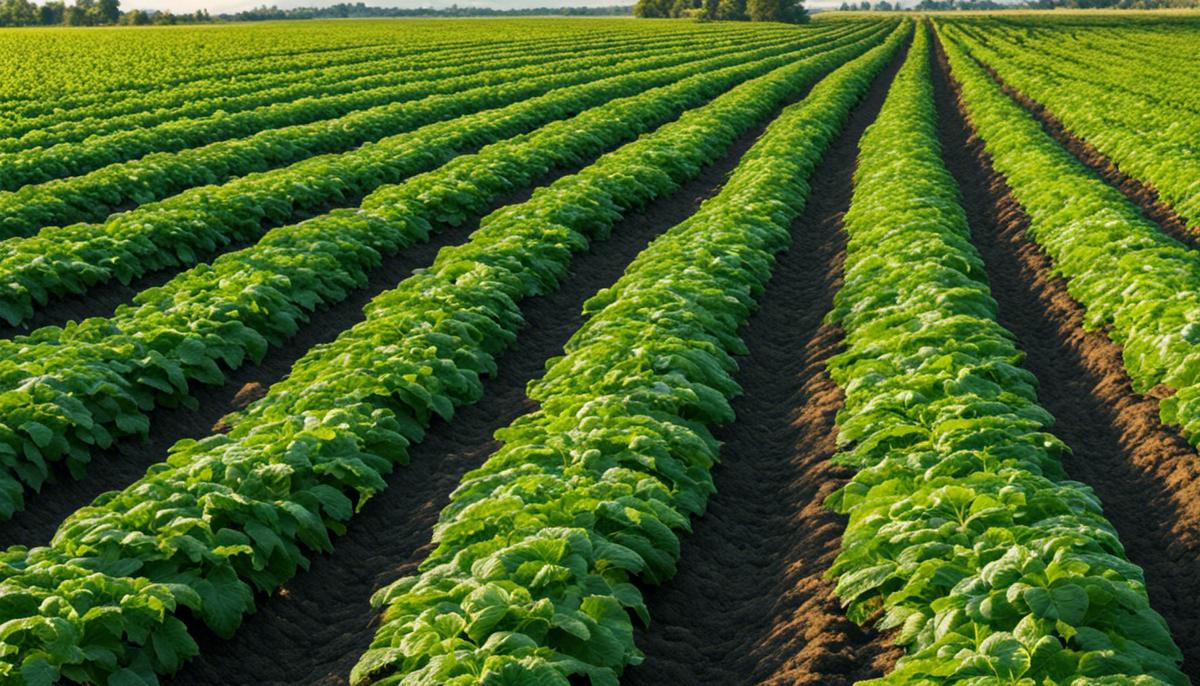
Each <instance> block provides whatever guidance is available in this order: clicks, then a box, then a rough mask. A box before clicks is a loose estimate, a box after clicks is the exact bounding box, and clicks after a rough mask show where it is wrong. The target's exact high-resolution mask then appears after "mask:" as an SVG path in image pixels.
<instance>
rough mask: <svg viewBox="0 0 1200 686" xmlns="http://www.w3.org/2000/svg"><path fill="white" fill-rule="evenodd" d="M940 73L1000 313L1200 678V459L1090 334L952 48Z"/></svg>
mask: <svg viewBox="0 0 1200 686" xmlns="http://www.w3.org/2000/svg"><path fill="white" fill-rule="evenodd" d="M938 62H939V63H938V66H937V68H936V69H935V87H936V93H937V104H938V111H939V135H940V136H941V139H942V149H943V154H944V157H945V161H946V164H947V167H948V168H949V169H950V171H951V173H952V174H953V176H954V178H955V180H956V181H957V182H958V184H959V187H960V188H961V190H962V193H963V196H964V206H965V208H966V210H967V215H968V219H969V223H970V227H971V233H972V238H973V240H974V242H975V244H976V246H977V247H978V249H979V251H980V253H981V254H982V256H983V259H984V262H985V264H986V267H987V272H988V279H989V281H990V283H991V288H992V295H993V296H994V297H995V298H996V300H997V301H998V302H999V320H1000V323H1001V324H1002V325H1004V326H1005V328H1007V329H1008V330H1009V331H1011V332H1013V333H1014V334H1015V335H1016V337H1017V341H1018V344H1019V345H1020V347H1021V349H1022V350H1023V351H1024V352H1025V353H1026V355H1027V357H1026V360H1025V366H1026V367H1027V368H1028V369H1029V370H1030V371H1032V372H1033V373H1034V374H1035V375H1036V376H1037V377H1038V379H1039V381H1040V389H1039V399H1040V401H1041V403H1042V405H1043V406H1044V407H1045V408H1046V409H1047V410H1049V411H1050V412H1051V413H1052V414H1053V415H1054V416H1055V417H1056V418H1057V420H1058V421H1057V423H1056V425H1055V426H1054V428H1053V429H1052V431H1053V433H1054V434H1055V435H1057V436H1058V437H1059V438H1061V439H1062V440H1064V441H1065V442H1066V443H1067V444H1068V445H1069V446H1070V447H1071V449H1072V451H1073V454H1072V455H1069V456H1068V457H1066V458H1065V459H1064V466H1065V468H1066V471H1067V473H1068V475H1069V476H1070V477H1071V478H1072V479H1076V480H1078V481H1081V482H1083V483H1085V484H1087V485H1088V486H1090V487H1091V488H1092V489H1093V490H1094V491H1095V492H1096V494H1097V495H1098V496H1099V497H1100V500H1101V502H1102V503H1103V505H1104V512H1105V515H1106V516H1107V517H1108V519H1109V521H1110V522H1112V524H1113V525H1114V526H1115V527H1116V529H1117V532H1118V534H1119V535H1120V538H1121V541H1122V543H1123V544H1124V545H1125V548H1126V553H1127V555H1128V557H1129V559H1130V560H1131V561H1133V562H1134V563H1136V564H1138V565H1139V566H1141V567H1142V569H1143V570H1145V576H1146V585H1147V589H1148V592H1149V595H1150V604H1151V606H1152V607H1153V608H1154V609H1155V610H1157V611H1158V612H1159V613H1160V614H1162V615H1163V616H1164V617H1165V618H1166V620H1167V624H1168V625H1169V626H1170V628H1171V632H1172V634H1173V635H1174V638H1175V642H1176V644H1178V645H1179V647H1180V649H1181V650H1182V651H1183V653H1184V663H1183V670H1184V672H1185V673H1187V674H1188V675H1189V677H1190V678H1192V679H1193V680H1198V679H1200V575H1198V574H1196V560H1197V559H1200V457H1198V456H1197V454H1196V451H1195V450H1194V449H1193V448H1192V447H1191V446H1190V445H1188V443H1187V442H1186V441H1185V440H1184V439H1183V438H1182V437H1181V436H1180V435H1179V434H1178V433H1177V432H1176V431H1175V430H1173V429H1172V428H1170V427H1165V426H1163V425H1162V423H1161V422H1160V421H1159V418H1158V402H1157V400H1155V398H1153V397H1148V396H1145V395H1139V394H1137V393H1135V392H1134V391H1133V388H1132V386H1131V383H1130V380H1129V376H1128V374H1127V373H1126V372H1125V369H1124V367H1123V365H1122V361H1121V350H1120V348H1119V347H1118V346H1117V345H1116V344H1114V343H1113V342H1112V341H1111V340H1109V339H1108V337H1107V336H1106V335H1105V334H1104V333H1103V332H1099V331H1090V332H1089V331H1084V330H1083V308H1082V307H1081V306H1080V305H1079V304H1078V303H1077V302H1075V301H1074V300H1073V299H1072V298H1071V296H1070V295H1069V294H1068V293H1067V289H1066V282H1065V281H1063V279H1062V278H1060V277H1057V276H1054V275H1053V272H1052V270H1053V264H1052V262H1051V260H1050V258H1049V257H1048V256H1047V255H1046V254H1045V253H1043V252H1042V251H1041V250H1040V249H1039V248H1038V247H1037V246H1036V245H1035V244H1034V243H1033V242H1032V241H1031V240H1030V239H1029V238H1028V237H1027V236H1026V229H1027V227H1028V224H1029V219H1028V217H1027V215H1026V214H1025V212H1024V210H1023V209H1022V208H1021V206H1020V205H1019V204H1018V203H1017V202H1016V201H1015V200H1014V199H1013V197H1012V195H1011V194H1010V192H1009V188H1008V186H1007V185H1006V183H1005V180H1004V179H1003V178H1002V177H1001V176H1000V175H999V174H998V173H997V172H996V171H995V170H994V169H993V168H992V165H991V161H990V160H989V158H988V156H987V154H986V153H985V152H984V151H983V148H982V145H981V142H980V141H979V139H978V138H977V137H976V136H975V134H974V132H973V130H972V129H971V127H970V123H969V121H968V120H967V119H966V118H965V117H964V110H962V108H961V105H960V104H959V103H958V102H957V95H956V91H955V85H954V84H953V83H952V81H951V79H950V76H949V73H948V71H947V70H948V67H947V65H946V62H945V57H944V54H943V53H941V52H940V46H939V60H938Z"/></svg>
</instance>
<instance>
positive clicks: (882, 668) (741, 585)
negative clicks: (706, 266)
mask: <svg viewBox="0 0 1200 686" xmlns="http://www.w3.org/2000/svg"><path fill="white" fill-rule="evenodd" d="M903 57H904V56H903V55H900V56H898V57H897V58H896V60H895V61H894V62H893V63H892V65H891V66H890V67H889V68H888V69H887V70H886V71H885V72H884V73H883V74H881V75H880V76H879V77H878V78H877V79H876V80H875V83H874V84H873V86H872V88H871V90H870V92H869V93H868V95H867V97H866V99H865V101H864V102H863V103H862V104H861V105H860V106H859V107H858V108H856V110H855V112H854V115H853V117H852V118H851V120H850V122H849V124H848V125H847V127H846V129H845V131H843V133H842V134H841V135H840V136H839V138H838V139H837V140H836V141H835V142H834V143H833V145H832V147H831V148H830V150H829V151H828V152H827V154H826V155H825V158H824V160H823V161H822V163H821V165H820V166H819V167H818V168H817V169H816V171H815V172H814V173H813V175H812V191H811V193H810V194H809V202H808V206H807V207H806V209H805V211H804V213H803V214H802V216H800V217H799V218H798V219H797V220H796V222H795V223H794V224H793V234H794V235H795V244H794V245H793V246H792V248H791V249H790V250H789V251H788V252H787V253H785V254H783V255H781V256H780V259H779V261H778V263H777V264H776V266H775V270H774V274H773V276H772V278H771V281H770V282H769V283H768V285H767V289H766V291H765V293H764V294H763V297H762V298H761V300H760V303H761V305H762V308H761V309H760V310H759V311H758V312H756V313H755V314H754V316H753V317H752V318H751V319H750V322H749V324H748V325H747V327H746V328H745V330H744V332H743V339H744V340H745V341H746V343H747V345H748V346H749V349H750V354H749V356H747V357H745V358H743V359H741V360H739V364H740V365H741V369H740V371H739V372H738V374H737V376H736V378H737V381H738V383H740V384H741V385H742V387H743V389H744V394H743V395H742V396H741V397H739V398H738V399H737V400H736V401H735V402H734V409H735V411H736V412H737V421H736V422H734V423H733V424H732V425H730V426H728V427H724V428H723V429H722V430H720V431H719V432H718V435H717V437H718V438H719V439H720V440H721V441H722V443H723V444H724V445H723V448H722V450H721V455H722V462H721V464H720V465H718V466H717V468H716V469H715V470H714V472H713V476H714V478H715V480H716V485H717V488H718V493H716V494H715V495H714V496H713V497H712V499H711V500H710V501H709V507H708V511H707V513H706V514H705V515H704V516H703V517H702V518H700V519H698V520H696V521H695V522H694V525H695V529H694V533H693V534H691V535H690V536H685V538H684V541H683V555H682V559H681V560H680V562H679V573H678V575H677V576H676V577H675V578H674V579H672V580H670V581H669V582H667V583H666V584H665V585H664V586H662V587H660V588H654V589H649V590H648V591H647V595H646V600H647V603H648V604H649V608H650V616H651V618H652V623H651V626H650V627H649V628H648V629H646V630H644V631H640V632H639V635H638V644H639V645H640V646H641V647H642V648H643V650H644V651H645V653H646V661H645V662H644V663H643V664H642V665H641V666H639V667H636V668H633V669H630V670H629V671H628V672H626V674H625V677H624V678H623V680H622V682H623V683H624V684H628V685H629V686H643V685H644V686H660V685H662V684H680V685H681V684H697V685H699V684H704V685H711V684H722V685H726V684H778V685H780V686H782V685H784V684H787V685H789V686H791V685H798V684H812V685H813V686H816V685H818V684H820V685H822V686H824V685H841V684H845V685H847V686H849V684H852V683H854V682H855V681H857V680H859V679H866V678H871V677H876V676H880V675H882V674H883V673H885V672H886V671H887V670H888V669H889V668H890V667H891V665H892V664H893V663H894V661H895V660H896V659H897V658H899V656H900V654H901V651H900V650H899V649H898V648H894V647H892V646H891V645H890V644H889V643H888V642H887V640H886V638H885V637H884V636H882V635H880V634H878V633H876V632H874V631H872V630H870V629H862V628H860V627H859V626H857V625H855V624H854V623H853V622H851V621H849V620H848V619H846V617H845V615H844V614H843V612H842V610H841V607H840V605H839V603H838V601H837V600H836V598H834V597H833V595H832V590H833V582H832V581H829V580H826V579H825V578H824V574H825V572H826V571H827V570H828V569H829V567H830V564H831V563H832V562H833V559H834V557H835V556H836V555H837V551H838V549H839V547H840V544H841V534H842V531H843V530H844V529H845V519H844V518H843V517H841V516H839V515H837V514H835V513H833V512H832V511H830V510H828V509H827V508H825V507H824V506H823V504H822V503H823V500H824V499H825V497H826V496H828V495H829V494H830V493H832V492H833V491H834V490H836V489H837V488H838V487H840V486H841V485H842V484H844V483H845V481H846V479H848V478H849V476H851V472H850V470H848V469H846V468H843V467H838V466H835V465H833V464H831V463H830V462H829V457H830V456H831V455H833V453H834V452H835V451H836V446H835V443H834V439H835V436H836V433H837V431H836V427H835V426H834V419H835V414H836V412H837V410H838V408H840V407H841V404H842V394H841V391H840V389H839V388H838V387H837V386H836V385H835V384H834V383H833V382H832V381H831V380H830V379H829V377H828V376H827V375H826V373H825V362H826V360H827V359H828V358H829V357H830V356H831V355H833V354H835V353H836V352H838V349H839V346H840V343H841V334H840V331H838V330H837V329H835V328H833V327H830V326H825V325H823V324H822V319H823V317H824V316H825V314H826V313H827V312H828V311H829V309H830V307H831V305H832V301H833V295H834V293H836V292H837V289H838V288H839V286H840V285H841V275H842V261H843V258H844V256H845V234H844V233H843V232H842V230H841V220H842V216H843V214H844V213H845V211H846V209H847V208H848V207H849V204H850V195H851V190H852V183H851V181H852V175H853V172H854V167H855V159H856V157H857V152H858V151H857V143H858V139H859V137H860V136H861V135H862V132H863V130H864V129H865V128H866V127H867V126H868V125H869V124H870V123H871V122H872V121H874V119H875V117H876V116H877V115H878V113H879V109H880V107H881V106H882V104H883V100H884V97H885V96H886V93H887V89H888V86H889V84H890V83H891V81H892V77H893V76H894V75H895V72H896V70H897V69H898V68H899V66H900V64H902V62H903Z"/></svg>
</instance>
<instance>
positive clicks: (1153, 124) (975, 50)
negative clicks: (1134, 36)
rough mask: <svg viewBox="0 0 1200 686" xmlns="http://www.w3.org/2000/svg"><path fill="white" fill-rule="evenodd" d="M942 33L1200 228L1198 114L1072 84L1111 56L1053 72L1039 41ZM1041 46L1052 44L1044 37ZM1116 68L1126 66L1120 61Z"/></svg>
mask: <svg viewBox="0 0 1200 686" xmlns="http://www.w3.org/2000/svg"><path fill="white" fill-rule="evenodd" d="M946 32H947V34H948V35H950V36H953V37H954V38H956V39H958V40H960V41H963V47H964V48H965V49H967V50H969V51H970V53H971V54H972V55H973V56H974V57H975V58H976V59H979V60H981V61H983V62H985V63H987V64H988V66H990V67H992V68H993V69H995V70H996V71H997V73H998V74H999V76H1000V77H1001V78H1003V79H1004V81H1005V82H1006V83H1008V84H1009V85H1011V86H1013V87H1014V88H1016V89H1017V90H1018V91H1020V92H1021V93H1023V94H1025V95H1027V96H1029V97H1030V98H1032V99H1033V100H1035V101H1036V102H1038V103H1040V104H1041V105H1043V106H1045V107H1046V108H1047V109H1048V110H1049V111H1050V112H1051V113H1053V114H1054V116H1055V117H1057V118H1058V119H1059V120H1060V121H1061V122H1062V123H1063V125H1064V126H1066V127H1067V129H1068V130H1070V131H1071V132H1072V133H1074V134H1075V135H1077V136H1080V137H1081V138H1083V139H1085V140H1086V141H1087V142H1088V143H1090V144H1092V145H1093V146H1095V147H1096V148H1097V149H1098V150H1099V151H1100V152H1102V153H1104V155H1106V156H1107V157H1108V158H1109V159H1111V160H1112V161H1113V162H1114V163H1116V164H1117V165H1118V166H1119V167H1120V168H1121V170H1122V171H1124V172H1126V173H1128V174H1130V175H1132V176H1134V177H1136V178H1138V179H1140V180H1142V181H1145V182H1148V183H1149V184H1151V185H1152V186H1153V187H1154V188H1155V190H1157V191H1158V194H1159V196H1160V197H1161V198H1162V199H1163V201H1165V202H1166V203H1168V204H1169V205H1171V206H1172V207H1173V208H1174V209H1175V210H1176V211H1177V212H1178V213H1179V214H1180V215H1182V216H1183V217H1184V218H1185V219H1186V220H1187V221H1188V223H1189V224H1190V225H1193V226H1200V152H1197V150H1196V146H1195V143H1196V137H1197V135H1198V133H1200V114H1197V113H1196V112H1193V111H1188V110H1186V109H1183V108H1181V107H1180V106H1178V105H1177V104H1173V103H1170V102H1164V101H1163V100H1162V99H1161V98H1152V97H1145V96H1140V95H1137V94H1136V93H1134V92H1130V91H1129V90H1126V91H1125V92H1121V93H1120V94H1119V96H1116V97H1114V95H1113V90H1114V89H1113V85H1110V84H1109V83H1107V82H1103V81H1101V82H1095V81H1092V80H1090V79H1089V78H1086V77H1085V78H1080V77H1078V76H1077V75H1078V74H1079V73H1080V72H1082V73H1083V74H1085V75H1086V74H1087V73H1088V72H1090V71H1092V69H1093V68H1092V67H1091V66H1090V63H1091V62H1093V61H1094V62H1098V63H1104V62H1106V61H1110V60H1113V59H1115V58H1110V57H1105V56H1104V55H1103V54H1089V66H1087V67H1083V66H1080V67H1077V68H1076V70H1074V72H1073V73H1068V74H1060V73H1057V72H1058V70H1060V69H1062V66H1061V64H1059V65H1057V66H1055V67H1051V66H1049V65H1048V64H1047V58H1046V57H1045V56H1044V53H1043V52H1042V51H1041V50H1039V49H1038V46H1039V45H1040V43H1041V42H1042V41H1026V45H1025V46H1024V47H1023V48H1021V49H1019V50H1013V49H1012V48H1011V47H1010V46H1007V45H1006V46H1005V48H1004V49H995V48H993V47H990V46H988V45H987V44H986V43H984V42H981V41H979V40H976V39H973V38H970V37H968V36H967V35H964V32H963V31H960V30H957V29H955V28H954V25H953V24H950V25H948V28H947V30H946ZM1044 40H1047V41H1050V40H1053V37H1052V36H1048V37H1046V38H1045V39H1044ZM1120 64H1124V65H1128V64H1129V63H1128V62H1127V61H1124V62H1121V63H1120ZM1159 71H1161V67H1160V66H1156V67H1149V66H1143V67H1142V68H1141V69H1135V68H1131V67H1129V66H1126V68H1125V69H1123V70H1122V72H1121V76H1120V78H1119V79H1117V80H1116V81H1115V82H1114V83H1115V85H1118V86H1119V85H1120V84H1121V83H1125V82H1131V83H1134V82H1154V81H1157V80H1158V73H1159Z"/></svg>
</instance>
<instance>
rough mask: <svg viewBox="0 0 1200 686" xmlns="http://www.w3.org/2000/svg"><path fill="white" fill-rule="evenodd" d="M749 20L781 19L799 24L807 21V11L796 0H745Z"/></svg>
mask: <svg viewBox="0 0 1200 686" xmlns="http://www.w3.org/2000/svg"><path fill="white" fill-rule="evenodd" d="M746 13H747V14H748V15H749V16H750V21H782V22H788V23H792V24H801V23H804V22H806V21H808V12H805V11H804V6H803V5H800V4H799V3H797V2H796V0H746Z"/></svg>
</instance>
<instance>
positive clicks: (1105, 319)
mask: <svg viewBox="0 0 1200 686" xmlns="http://www.w3.org/2000/svg"><path fill="white" fill-rule="evenodd" d="M943 43H944V45H945V46H946V51H947V55H948V57H949V59H950V63H951V65H952V67H953V69H954V74H955V77H956V78H957V79H958V81H959V82H960V83H961V84H962V95H963V99H964V101H965V103H966V107H967V110H968V111H969V114H970V119H971V122H972V123H973V124H974V126H975V128H976V129H977V130H978V131H979V134H980V136H981V137H982V139H983V141H984V146H985V148H986V150H987V152H988V154H989V155H990V157H991V158H992V162H993V164H994V166H995V168H996V170H997V171H998V172H1000V173H1001V174H1002V175H1003V176H1004V177H1005V180H1006V181H1007V183H1008V186H1009V188H1010V189H1011V192H1012V195H1013V197H1014V198H1015V199H1016V200H1017V202H1018V203H1019V204H1020V205H1021V207H1022V208H1023V209H1024V210H1025V212H1026V214H1028V216H1029V221H1030V226H1029V231H1028V233H1029V236H1030V238H1032V239H1033V241H1034V242H1036V243H1037V244H1038V245H1039V246H1040V247H1041V248H1042V249H1043V250H1044V251H1045V252H1046V253H1047V254H1048V255H1049V256H1050V258H1051V259H1052V260H1053V261H1054V266H1055V271H1056V272H1057V273H1058V274H1061V275H1062V276H1064V277H1066V279H1067V289H1068V291H1069V292H1070V294H1071V296H1072V297H1073V298H1074V299H1075V300H1076V301H1078V302H1079V303H1080V304H1082V305H1083V307H1084V308H1085V310H1086V317H1085V322H1084V323H1085V325H1086V326H1087V327H1088V328H1090V329H1101V328H1103V329H1104V330H1105V331H1106V333H1107V334H1108V336H1109V337H1110V338H1111V339H1112V340H1113V341H1114V342H1115V343H1117V344H1118V345H1120V346H1121V348H1122V356H1123V360H1124V365H1125V368H1126V370H1127V371H1128V372H1129V375H1130V377H1131V378H1132V380H1133V387H1134V390H1136V391H1138V392H1145V391H1148V390H1150V389H1152V388H1154V387H1155V386H1157V385H1159V384H1163V385H1165V386H1166V387H1168V388H1169V389H1172V390H1174V391H1175V393H1174V395H1172V396H1170V397H1168V398H1166V399H1165V400H1162V401H1161V402H1160V408H1161V410H1162V418H1163V421H1164V422H1166V423H1168V424H1178V425H1180V426H1181V427H1182V431H1183V434H1184V435H1185V436H1186V437H1187V438H1188V440H1189V441H1191V442H1192V443H1193V444H1197V443H1200V297H1198V295H1197V294H1198V293H1200V254H1198V253H1197V252H1195V251H1193V250H1190V249H1188V248H1186V247H1185V246H1183V245H1181V244H1179V243H1178V242H1177V241H1175V240H1174V239H1172V238H1170V237H1168V236H1166V235H1165V234H1163V232H1162V231H1161V230H1160V228H1159V227H1158V226H1157V225H1155V224H1153V223H1152V222H1150V221H1149V220H1147V219H1145V218H1144V217H1143V216H1142V214H1141V212H1140V211H1139V210H1138V208H1137V207H1135V206H1134V205H1132V204H1130V202H1129V201H1128V200H1127V199H1126V198H1125V196H1124V195H1122V194H1121V192H1120V191H1118V190H1117V189H1115V188H1113V187H1112V186H1109V185H1108V184H1107V183H1105V182H1104V181H1102V180H1101V179H1100V178H1098V177H1097V176H1096V175H1095V174H1094V173H1092V172H1091V170H1089V169H1088V168H1087V167H1085V166H1083V165H1082V164H1081V163H1080V162H1079V161H1078V160H1076V159H1075V158H1074V157H1072V156H1071V155H1070V153H1068V152H1067V151H1066V150H1064V149H1063V148H1062V147H1061V146H1059V145H1058V144H1057V142H1056V141H1054V139H1053V138H1051V137H1050V136H1049V135H1048V134H1046V133H1045V132H1044V131H1043V130H1042V128H1041V126H1040V125H1039V124H1038V122H1037V121H1036V120H1034V119H1033V118H1032V117H1031V116H1030V115H1029V114H1028V113H1027V112H1026V111H1025V110H1024V109H1023V108H1021V107H1020V106H1019V105H1018V104H1016V103H1015V102H1013V101H1012V100H1011V99H1010V98H1009V97H1008V96H1006V95H1005V94H1004V93H1003V92H1001V91H1000V89H999V88H998V86H996V85H995V83H994V82H993V81H992V80H991V78H990V77H989V76H988V74H987V72H985V71H984V70H983V68H982V67H980V66H979V65H978V64H977V63H976V62H975V61H974V60H973V59H972V58H971V57H970V55H968V54H967V53H966V52H965V51H964V49H963V48H962V47H961V46H960V45H958V44H957V43H956V42H955V41H954V39H953V38H952V37H950V38H948V39H947V40H945V41H943Z"/></svg>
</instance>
